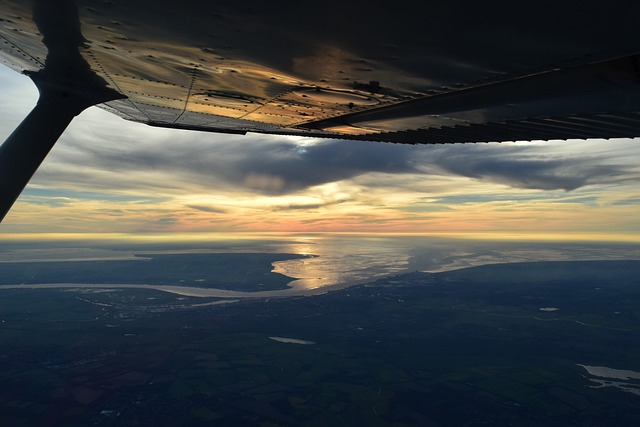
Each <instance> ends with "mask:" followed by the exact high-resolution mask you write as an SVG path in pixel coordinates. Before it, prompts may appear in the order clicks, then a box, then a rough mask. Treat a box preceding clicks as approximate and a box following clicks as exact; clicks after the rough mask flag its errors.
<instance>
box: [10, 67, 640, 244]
mask: <svg viewBox="0 0 640 427" xmlns="http://www.w3.org/2000/svg"><path fill="white" fill-rule="evenodd" d="M5 77H6V79H5ZM2 89H5V90H6V93H7V94H8V95H7V96H8V97H9V98H10V100H9V101H7V100H6V99H5V102H4V103H3V104H2V105H0V134H2V135H5V136H6V135H8V134H9V133H10V132H11V131H12V129H13V128H15V126H17V124H18V123H19V121H20V120H21V119H22V118H23V117H24V116H26V114H27V113H28V111H29V109H30V107H31V105H33V104H35V99H36V95H37V93H36V92H35V91H34V89H33V87H32V84H31V82H30V81H29V80H28V79H25V78H24V77H22V76H19V75H17V74H16V73H13V72H10V71H8V70H0V90H2ZM23 93H24V95H22V94H23ZM11 99H13V100H15V103H13V104H11ZM639 158H640V142H639V141H633V140H616V141H602V140H600V141H566V142H558V141H554V142H548V143H516V144H512V143H511V144H510V143H503V144H464V145H438V146H402V145H392V144H381V143H366V142H353V141H336V140H318V139H305V138H292V137H278V136H268V135H255V134H251V135H246V136H235V135H234V136H230V135H220V134H209V133H200V132H188V131H179V130H169V129H158V128H152V127H148V126H145V125H141V124H136V123H130V122H127V121H124V120H122V119H120V118H118V117H115V116H113V115H111V114H109V113H107V112H105V111H102V110H99V109H95V108H92V109H89V110H87V111H85V112H84V113H82V114H81V115H80V116H79V117H78V118H77V119H75V120H74V122H73V123H72V125H71V126H70V128H69V129H68V130H67V132H66V133H65V134H64V135H63V137H62V138H61V140H60V142H59V143H58V144H57V145H56V147H54V149H53V151H52V152H51V154H50V155H49V157H48V158H47V159H46V160H45V162H44V164H43V165H42V167H41V168H40V170H39V171H38V172H37V173H36V175H35V176H34V178H33V180H32V182H31V184H30V186H29V187H28V188H27V190H26V191H25V193H24V194H23V196H22V197H21V199H20V201H19V203H18V204H17V205H16V207H15V208H14V210H13V211H12V212H11V213H10V215H9V216H8V217H7V220H6V221H5V224H3V227H4V230H18V231H29V230H43V229H45V230H46V229H49V230H51V229H52V228H53V229H56V230H63V231H73V230H85V229H92V230H95V229H98V230H100V229H102V230H112V229H114V228H117V227H119V228H121V229H126V230H133V231H157V230H209V229H215V230H281V229H290V230H293V229H304V230H314V229H315V230H327V229H331V230H342V231H348V230H374V229H375V230H378V231H385V230H386V231H398V230H405V231H406V230H413V231H420V230H423V231H433V230H443V229H449V230H453V229H456V230H461V229H462V230H479V231H482V230H499V229H509V228H512V229H518V230H522V229H531V230H537V229H542V228H544V227H546V228H549V229H562V228H563V227H565V228H566V227H574V228H575V227H578V225H577V224H579V225H580V227H582V228H575V229H576V230H578V231H579V230H580V229H581V230H588V231H593V230H598V229H600V230H601V231H602V232H606V231H607V230H608V229H611V227H613V228H616V227H617V229H618V231H619V232H620V230H623V231H624V232H638V233H640V223H639V220H638V219H636V218H640V215H638V213H640V209H639V207H640V190H638V186H637V183H638V181H639V180H640V162H638V159H639ZM52 218H53V220H52ZM534 219H535V221H534ZM536 221H538V222H537V223H536ZM613 223H615V224H616V225H615V226H613V225H612V224H613ZM607 227H608V228H607Z"/></svg>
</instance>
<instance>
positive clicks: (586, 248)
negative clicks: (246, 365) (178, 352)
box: [0, 233, 640, 295]
mask: <svg viewBox="0 0 640 427" xmlns="http://www.w3.org/2000/svg"><path fill="white" fill-rule="evenodd" d="M29 246H30V247H29ZM89 248H90V249H89ZM178 253H183V254H184V253H194V254H195V253H227V254H230V253H279V254H283V253H286V254H297V255H306V256H305V257H303V258H297V259H289V260H283V261H276V262H274V263H273V270H272V271H273V272H274V273H280V274H283V275H285V276H287V277H291V278H293V279H294V280H293V281H292V282H290V283H289V285H290V286H291V287H292V289H289V290H284V291H275V292H279V293H281V294H283V295H285V294H311V293H317V292H318V290H319V289H320V288H326V289H327V290H328V289H330V288H332V289H335V288H342V287H346V286H351V285H355V284H358V283H365V282H370V281H373V280H376V279H378V278H381V277H385V276H390V275H395V274H400V273H404V272H408V271H426V272H432V273H435V272H442V271H448V270H456V269H460V268H466V267H473V266H479V265H484V264H497V263H513V262H534V261H577V260H616V259H618V260H619V259H640V245H638V244H633V243H604V242H554V241H546V242H542V241H533V242H532V241H529V242H527V241H500V240H473V239H461V238H444V237H440V236H433V235H362V234H331V233H326V234H321V233H317V234H287V233H282V234H280V233H271V234H268V235H258V236H255V235H242V236H234V235H224V233H216V234H213V235H207V234H201V235H198V236H197V239H194V238H193V237H192V236H186V237H185V238H184V239H176V238H172V239H171V240H165V241H163V240H162V239H159V238H158V239H154V240H153V241H151V242H146V241H142V242H135V241H133V240H128V241H126V242H123V241H118V240H117V239H112V240H108V241H107V240H103V241H99V240H95V239H93V240H84V241H79V240H73V241H67V242H64V241H55V242H50V243H47V244H45V245H43V244H42V242H35V243H33V244H32V245H26V246H25V245H22V244H19V245H18V244H16V246H11V245H10V244H8V243H6V242H5V244H4V245H3V244H1V243H0V263H2V262H29V261H31V262H33V261H39V262H43V261H88V260H138V261H144V260H148V259H149V258H148V257H153V255H154V254H178ZM140 254H146V255H145V257H142V256H140ZM151 285H153V284H151Z"/></svg>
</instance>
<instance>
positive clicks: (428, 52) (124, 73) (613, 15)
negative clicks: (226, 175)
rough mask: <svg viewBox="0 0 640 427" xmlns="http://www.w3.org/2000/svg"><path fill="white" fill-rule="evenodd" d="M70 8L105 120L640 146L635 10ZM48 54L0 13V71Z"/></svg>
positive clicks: (22, 23) (595, 4) (186, 2)
mask: <svg viewBox="0 0 640 427" xmlns="http://www.w3.org/2000/svg"><path fill="white" fill-rule="evenodd" d="M75 5H76V7H77V10H78V15H79V19H80V30H81V33H82V37H83V38H84V40H83V42H82V44H81V48H80V55H81V56H82V58H83V59H84V61H86V63H87V64H88V65H89V67H90V68H91V70H92V71H93V72H94V73H95V74H96V75H97V76H98V77H100V78H101V79H102V80H104V82H106V84H107V86H108V88H109V89H111V90H114V91H117V92H118V93H120V94H122V95H124V96H125V97H126V98H123V99H118V100H114V101H110V102H106V103H103V104H100V107H101V108H104V109H106V110H109V111H111V112H113V113H115V114H117V115H119V116H121V117H123V118H125V119H127V120H132V121H136V122H141V123H146V124H149V125H153V126H162V127H170V128H184V129H194V130H204V131H214V132H230V133H245V132H259V133H269V134H285V135H304V136H317V137H331V138H342V139H360V140H370V141H385V142H396V143H451V142H482V141H509V140H533V139H542V140H549V139H570V138H611V137H636V136H640V120H639V119H640V83H639V79H640V60H639V59H638V58H639V57H638V54H640V32H639V31H638V29H637V17H638V16H640V2H636V1H620V0H613V1H609V2H603V1H588V0H587V1H585V0H581V1H574V0H567V1H558V0H554V1H546V0H543V1H537V2H530V1H529V2H514V1H511V0H510V1H503V0H496V1H479V0H474V1H470V0H449V1H395V2H369V3H361V2H349V1H346V2H345V1H334V0H329V1H324V2H321V3H320V2H298V1H297V2H293V1H274V2H266V1H253V0H247V1H242V2H238V1H227V0H218V1H195V0H182V1H163V0H154V1H149V0H135V1H132V0H111V1H104V0H99V1H98V0H93V1H92V0H77V1H75ZM52 19H54V20H55V16H54V17H52ZM56 31H59V32H64V31H66V30H65V27H64V25H63V23H61V24H60V25H59V28H57V29H56ZM45 42H46V40H43V36H42V35H41V32H40V31H39V28H38V27H37V26H36V25H35V24H34V20H33V19H32V8H31V3H30V2H27V1H13V0H11V1H6V0H3V1H1V2H0V60H1V61H2V62H3V63H4V64H6V65H8V66H9V67H11V68H13V69H15V70H17V71H20V72H25V71H27V72H29V71H30V72H37V71H39V70H42V69H43V68H44V67H45V63H46V58H47V52H48V48H51V46H52V43H53V42H51V40H50V41H49V44H48V46H47V45H46V44H45ZM75 49H76V50H77V46H76V47H75ZM58 72H59V75H64V70H62V71H58Z"/></svg>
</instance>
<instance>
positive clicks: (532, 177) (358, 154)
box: [39, 133, 637, 209]
mask: <svg viewBox="0 0 640 427" xmlns="http://www.w3.org/2000/svg"><path fill="white" fill-rule="evenodd" d="M183 135H185V137H184V138H179V140H178V141H175V140H174V141H171V140H167V141H164V142H162V143H156V142H154V143H153V144H150V143H144V142H140V141H135V140H131V141H125V142H121V143H120V144H117V145H114V146H105V145H101V146H92V145H90V144H84V143H83V141H81V140H80V139H78V140H77V141H71V142H70V143H68V147H67V149H66V150H63V151H61V152H60V153H58V155H57V156H56V162H57V163H58V164H59V163H63V164H67V165H66V166H63V167H51V168H50V169H47V168H44V170H43V171H42V172H41V173H40V174H39V178H41V179H46V180H48V181H49V182H60V183H64V182H69V183H78V182H82V180H86V179H87V175H85V176H83V177H80V176H78V173H79V172H78V171H76V170H75V169H74V165H77V164H81V165H85V167H86V166H89V167H95V168H97V169H101V170H105V171H111V172H118V173H120V172H121V173H123V174H125V173H129V172H145V171H156V172H162V173H166V176H167V181H169V182H172V183H173V184H176V183H177V186H179V185H182V183H184V184H196V185H199V186H202V187H203V188H210V190H211V191H215V189H216V188H218V189H219V188H227V189H233V188H237V189H239V190H247V189H248V190H252V191H254V192H257V193H261V194H267V195H278V194H288V193H293V192H296V191H300V190H304V189H305V188H308V187H311V186H315V185H319V184H324V183H329V182H336V181H341V180H345V179H349V178H354V177H357V176H359V175H362V174H365V173H370V172H379V173H387V174H423V175H424V176H425V177H427V176H429V175H459V176H464V177H469V178H472V179H476V180H479V181H484V182H492V183H499V184H505V185H508V186H511V187H514V188H525V189H540V190H566V191H570V190H575V189H577V188H580V187H584V186H586V185H590V184H601V183H613V182H621V181H623V180H626V179H629V178H630V173H631V172H630V171H628V170H627V169H626V168H625V167H623V166H617V165H611V164H606V163H605V162H604V161H603V159H601V158H595V157H590V156H589V155H588V154H585V153H578V154H575V155H573V156H570V157H567V156H564V157H558V156H557V155H555V156H554V155H553V154H551V153H553V150H549V149H546V150H545V145H544V144H541V145H526V146H518V145H517V144H515V145H513V144H482V145H472V144H466V145H441V146H403V145H394V144H381V143H366V142H351V141H323V142H315V143H313V144H308V145H302V146H301V145H296V144H294V143H293V142H291V141H290V140H287V139H282V138H277V137H267V136H262V135H248V136H243V137H235V136H233V137H228V136H217V135H216V136H211V135H208V134H201V133H189V134H183ZM567 144H571V142H567ZM59 166H60V165H59ZM634 178H635V179H637V177H635V176H634ZM101 179H102V178H101ZM382 181H383V180H382ZM94 184H95V185H96V186H97V187H102V188H103V189H106V188H109V186H110V185H112V183H108V182H93V183H89V182H88V183H87V185H94ZM119 185H121V183H119ZM128 185H130V186H131V188H135V187H136V182H131V183H130V184H128ZM164 185H166V183H162V182H159V183H158V184H157V186H158V187H162V186H164ZM380 185H384V182H381V183H380ZM195 208H196V209H197V208H198V207H195Z"/></svg>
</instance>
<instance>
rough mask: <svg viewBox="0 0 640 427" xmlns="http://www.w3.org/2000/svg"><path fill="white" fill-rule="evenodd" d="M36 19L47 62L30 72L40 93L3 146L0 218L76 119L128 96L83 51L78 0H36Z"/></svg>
mask: <svg viewBox="0 0 640 427" xmlns="http://www.w3.org/2000/svg"><path fill="white" fill-rule="evenodd" d="M31 4H32V12H33V21H34V22H35V23H36V25H37V26H38V30H39V31H40V33H41V34H42V36H43V43H44V44H45V46H46V47H47V50H48V52H47V57H46V59H45V63H44V64H43V65H44V67H43V68H42V69H40V71H38V72H31V73H27V74H28V75H29V77H31V80H33V82H34V83H35V84H36V86H37V87H38V91H39V92H40V98H39V99H38V103H37V104H36V106H35V107H34V108H33V110H32V111H31V113H29V115H28V116H27V117H26V118H25V119H24V120H23V121H22V123H21V124H20V126H18V128H17V129H16V130H15V131H14V132H13V133H12V134H11V135H10V136H9V138H7V140H6V141H5V142H4V144H2V146H0V222H1V221H2V220H3V219H4V217H5V215H6V214H7V212H8V211H9V209H11V206H12V205H13V203H14V202H15V201H16V199H17V198H18V196H20V193H21V192H22V190H23V189H24V187H26V185H27V183H28V182H29V180H30V179H31V177H32V176H33V174H34V173H35V172H36V169H38V166H40V164H41V163H42V161H43V160H44V158H45V157H46V155H47V154H48V153H49V151H50V150H51V148H53V146H54V144H55V143H56V141H57V140H58V138H59V137H60V135H62V132H64V130H65V129H66V128H67V126H68V125H69V123H71V120H73V118H74V117H75V116H77V115H78V114H80V112H82V111H83V110H84V109H85V108H87V107H90V106H92V105H96V104H100V103H103V102H108V101H113V100H115V99H121V98H126V96H124V95H122V94H120V93H118V92H117V91H115V90H113V89H111V88H109V87H108V86H107V83H106V82H105V81H104V80H103V79H102V78H100V77H98V76H97V75H96V74H95V72H94V71H93V70H92V69H91V67H90V66H89V64H88V63H87V62H86V61H85V59H84V58H83V57H82V54H81V49H83V46H84V43H85V39H84V37H83V36H82V33H81V32H80V19H79V17H78V9H77V7H76V5H75V3H74V1H73V0H58V1H55V2H53V1H50V0H33V1H32V3H31Z"/></svg>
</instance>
